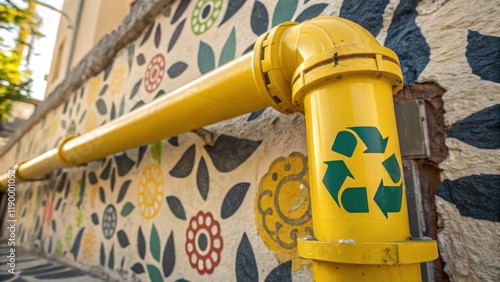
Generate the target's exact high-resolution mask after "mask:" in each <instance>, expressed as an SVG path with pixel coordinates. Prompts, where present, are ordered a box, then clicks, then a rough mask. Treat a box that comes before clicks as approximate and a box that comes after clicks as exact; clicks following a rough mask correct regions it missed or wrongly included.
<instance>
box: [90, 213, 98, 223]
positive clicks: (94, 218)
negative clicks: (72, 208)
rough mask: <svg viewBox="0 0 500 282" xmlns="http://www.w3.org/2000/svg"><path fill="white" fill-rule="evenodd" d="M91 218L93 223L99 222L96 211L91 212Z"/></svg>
mask: <svg viewBox="0 0 500 282" xmlns="http://www.w3.org/2000/svg"><path fill="white" fill-rule="evenodd" d="M91 218H92V223H93V224H94V225H98V224H99V217H98V216H97V214H96V213H93V214H92V215H91Z"/></svg>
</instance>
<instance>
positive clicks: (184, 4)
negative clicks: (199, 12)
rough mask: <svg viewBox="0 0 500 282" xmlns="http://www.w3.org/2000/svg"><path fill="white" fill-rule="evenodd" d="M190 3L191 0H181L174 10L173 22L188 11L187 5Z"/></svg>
mask: <svg viewBox="0 0 500 282" xmlns="http://www.w3.org/2000/svg"><path fill="white" fill-rule="evenodd" d="M189 3H191V0H181V1H180V3H179V6H177V9H176V10H175V12H174V16H173V17H172V21H171V22H170V23H171V24H174V23H175V22H176V21H178V20H179V19H180V18H181V16H182V14H184V11H186V9H187V7H188V6H189Z"/></svg>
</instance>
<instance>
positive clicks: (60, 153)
mask: <svg viewBox="0 0 500 282" xmlns="http://www.w3.org/2000/svg"><path fill="white" fill-rule="evenodd" d="M75 137H76V136H74V135H69V136H67V137H66V138H64V139H63V140H61V141H60V142H59V144H57V154H56V159H57V161H58V162H59V163H61V164H62V165H63V166H66V167H77V166H80V164H74V163H71V162H69V161H68V160H66V159H65V158H64V155H63V147H64V144H66V143H68V142H69V141H70V140H71V139H74V138H75Z"/></svg>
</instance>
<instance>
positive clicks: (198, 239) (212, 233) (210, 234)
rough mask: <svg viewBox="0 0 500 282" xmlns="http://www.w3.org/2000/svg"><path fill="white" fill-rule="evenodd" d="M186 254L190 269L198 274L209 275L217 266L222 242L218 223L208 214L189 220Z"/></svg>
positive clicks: (201, 213) (198, 215)
mask: <svg viewBox="0 0 500 282" xmlns="http://www.w3.org/2000/svg"><path fill="white" fill-rule="evenodd" d="M186 238H187V240H186V252H187V255H188V258H189V263H190V264H191V267H192V268H194V269H196V270H197V271H198V273H199V274H201V275H203V274H211V273H212V272H213V271H214V269H215V268H216V267H217V265H219V262H220V254H221V252H222V246H223V240H222V236H221V229H220V225H219V222H217V221H216V220H215V219H214V218H213V216H212V214H211V213H210V212H207V213H204V212H202V211H200V212H198V214H197V215H196V216H194V217H192V218H191V220H190V221H189V227H188V229H187V231H186Z"/></svg>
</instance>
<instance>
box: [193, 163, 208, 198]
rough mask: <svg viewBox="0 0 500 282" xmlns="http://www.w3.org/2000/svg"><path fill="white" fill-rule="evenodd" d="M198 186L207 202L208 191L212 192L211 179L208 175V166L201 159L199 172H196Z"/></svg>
mask: <svg viewBox="0 0 500 282" xmlns="http://www.w3.org/2000/svg"><path fill="white" fill-rule="evenodd" d="M196 184H197V185H196V186H197V187H198V191H199V192H200V195H201V197H202V198H203V200H205V201H206V200H207V196H208V191H209V190H210V177H209V174H208V168H207V164H206V162H205V159H204V158H203V157H201V160H200V164H199V165H198V171H197V172H196Z"/></svg>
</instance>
